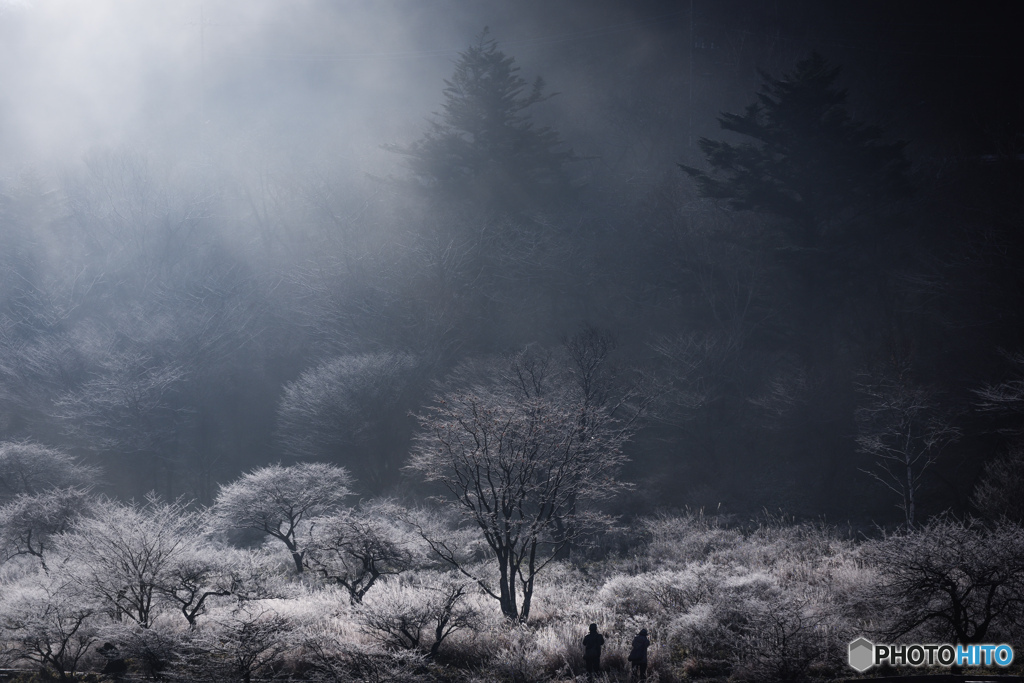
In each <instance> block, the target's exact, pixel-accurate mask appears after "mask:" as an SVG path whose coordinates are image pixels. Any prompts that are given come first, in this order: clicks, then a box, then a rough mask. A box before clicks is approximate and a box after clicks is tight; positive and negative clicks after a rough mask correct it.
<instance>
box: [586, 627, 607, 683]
mask: <svg viewBox="0 0 1024 683" xmlns="http://www.w3.org/2000/svg"><path fill="white" fill-rule="evenodd" d="M602 645H604V636H602V635H601V634H600V633H598V632H597V624H591V625H590V633H588V634H587V635H585V636H584V637H583V661H584V662H585V663H586V665H587V680H588V681H592V680H594V674H596V673H601V646H602Z"/></svg>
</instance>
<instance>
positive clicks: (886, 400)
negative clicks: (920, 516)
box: [857, 372, 960, 528]
mask: <svg viewBox="0 0 1024 683" xmlns="http://www.w3.org/2000/svg"><path fill="white" fill-rule="evenodd" d="M859 390H860V393H861V394H862V395H863V396H864V398H865V400H864V402H863V403H862V405H861V406H860V407H859V408H858V409H857V423H858V428H859V434H858V436H857V446H858V448H859V450H860V451H861V452H862V453H867V454H869V455H871V456H873V457H874V459H875V462H874V465H873V467H872V468H871V469H867V470H863V471H864V472H866V473H867V474H869V475H871V476H872V477H874V478H875V479H876V480H877V481H879V482H881V483H882V484H883V485H885V486H886V487H887V488H889V489H890V490H891V491H892V492H894V493H895V494H896V495H897V496H899V503H898V504H897V507H898V508H899V509H900V510H903V513H904V518H905V521H906V523H907V527H908V528H909V527H913V526H914V523H915V521H916V511H917V503H918V494H919V492H920V490H921V485H922V477H923V475H924V473H925V472H926V471H927V469H928V468H929V467H931V466H932V465H933V464H934V463H935V461H936V459H937V458H938V457H939V454H940V453H941V452H942V449H943V448H944V447H945V446H946V445H948V444H949V443H951V442H953V441H956V440H957V439H959V438H960V429H959V428H958V427H957V426H956V425H954V424H953V423H952V421H951V420H950V418H949V417H948V416H947V415H945V414H944V413H943V412H942V410H941V408H940V406H939V403H938V396H937V394H936V392H935V391H934V390H933V389H931V388H929V387H924V386H920V385H918V384H915V383H914V382H913V380H911V379H910V378H909V377H907V376H906V373H905V372H900V373H898V374H897V375H895V376H894V377H882V378H879V379H874V380H871V381H868V382H866V383H864V384H861V385H860V387H859Z"/></svg>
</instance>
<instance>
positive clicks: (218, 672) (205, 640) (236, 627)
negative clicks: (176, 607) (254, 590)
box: [174, 603, 294, 683]
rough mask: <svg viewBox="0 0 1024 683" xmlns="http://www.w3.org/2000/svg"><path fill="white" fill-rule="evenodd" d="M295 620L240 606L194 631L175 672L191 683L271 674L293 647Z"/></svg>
mask: <svg viewBox="0 0 1024 683" xmlns="http://www.w3.org/2000/svg"><path fill="white" fill-rule="evenodd" d="M293 628H294V627H293V625H292V623H291V621H290V620H289V619H288V618H287V617H285V616H282V615H281V614H278V613H277V612H275V611H273V610H271V609H268V608H265V607H262V606H260V605H252V604H248V603H240V604H239V605H238V606H237V607H236V608H235V609H234V610H232V611H231V612H230V613H227V614H222V615H218V616H217V617H216V618H214V619H211V620H210V622H209V623H208V624H206V625H205V626H204V627H203V628H202V629H200V630H198V631H194V632H193V633H192V634H190V637H189V638H188V640H187V641H186V642H185V644H184V647H183V648H182V649H181V651H179V652H178V653H177V656H176V661H175V662H174V669H175V670H176V672H177V673H178V674H179V675H181V676H182V678H183V679H185V680H189V681H203V682H205V681H209V682H210V683H214V682H215V681H242V682H243V683H249V681H251V680H252V679H253V678H254V677H257V678H259V677H262V676H265V675H267V674H270V673H271V672H272V671H273V670H274V668H275V667H277V666H279V665H280V664H281V660H282V657H283V655H284V654H285V652H287V651H288V649H289V648H290V647H291V645H292V643H291V639H290V637H289V636H290V635H291V632H292V630H293Z"/></svg>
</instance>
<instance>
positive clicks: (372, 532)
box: [303, 501, 414, 604]
mask: <svg viewBox="0 0 1024 683" xmlns="http://www.w3.org/2000/svg"><path fill="white" fill-rule="evenodd" d="M400 517H401V514H400V512H399V511H398V510H397V509H396V506H394V504H392V503H389V502H387V501H383V502H378V503H368V504H363V505H360V506H359V507H358V508H356V509H352V510H343V511H341V512H339V513H337V514H334V515H331V516H329V517H322V518H319V519H315V520H313V521H312V522H311V523H310V528H309V538H308V541H307V543H306V553H305V556H304V558H303V559H304V561H305V563H306V567H307V568H309V569H311V570H312V571H314V572H315V573H317V574H319V575H320V576H321V577H323V578H324V579H325V580H327V581H329V582H331V583H335V584H337V585H339V586H341V587H343V588H344V589H345V590H347V591H348V593H349V598H350V599H351V601H352V603H353V604H356V603H359V602H362V600H363V596H365V595H366V593H367V591H369V590H370V589H371V588H372V587H373V586H374V584H375V583H376V582H377V580H378V579H380V578H382V577H386V576H397V575H398V574H400V573H402V572H403V571H405V570H407V569H409V568H410V567H411V566H412V564H413V560H414V552H413V548H412V547H411V546H412V543H411V541H412V539H411V538H410V536H409V533H408V532H406V531H404V530H402V529H400V528H398V525H399V524H402V522H400V521H399V519H400Z"/></svg>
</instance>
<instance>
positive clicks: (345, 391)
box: [277, 353, 417, 485]
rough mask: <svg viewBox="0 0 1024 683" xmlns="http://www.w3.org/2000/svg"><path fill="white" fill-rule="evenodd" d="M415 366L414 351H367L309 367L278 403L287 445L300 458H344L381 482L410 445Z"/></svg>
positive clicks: (361, 475) (281, 431)
mask: <svg viewBox="0 0 1024 683" xmlns="http://www.w3.org/2000/svg"><path fill="white" fill-rule="evenodd" d="M416 370H417V362H416V359H415V358H413V357H412V356H410V355H409V354H405V353H367V354H359V355H348V356H339V357H335V358H331V359H329V360H326V361H324V362H322V363H320V364H319V365H317V366H316V367H314V368H311V369H309V370H307V371H305V372H303V373H302V375H300V376H299V378H298V379H296V380H295V381H293V382H289V383H288V384H286V385H285V387H284V396H282V398H281V402H280V404H279V405H278V409H277V421H278V427H277V433H278V440H279V442H280V444H281V447H282V449H283V450H284V452H285V453H286V454H287V455H289V456H291V457H293V458H295V459H296V460H331V461H334V462H341V463H344V464H345V465H346V467H347V468H348V469H349V470H350V471H352V472H353V474H354V475H355V476H356V477H358V478H359V480H360V481H361V482H364V483H366V482H373V483H376V484H378V485H380V484H381V481H382V479H384V478H385V477H387V476H389V475H391V476H393V475H394V474H395V470H397V468H398V464H399V462H400V461H399V458H401V457H404V456H405V454H406V452H407V450H408V434H409V431H410V429H411V427H410V425H409V424H408V418H407V411H408V409H409V405H408V402H409V397H408V393H409V391H410V389H411V388H412V386H413V384H414V381H415V379H416V374H417V373H416ZM389 465H390V470H391V471H390V472H389V471H388V470H389Z"/></svg>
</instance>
